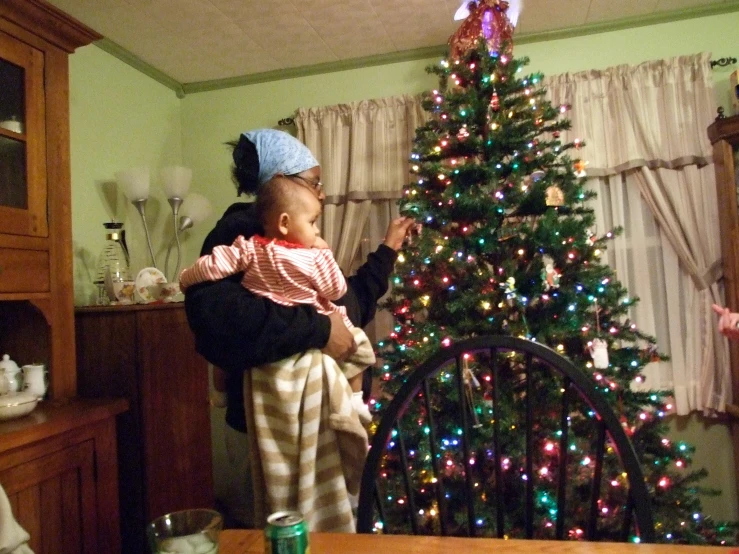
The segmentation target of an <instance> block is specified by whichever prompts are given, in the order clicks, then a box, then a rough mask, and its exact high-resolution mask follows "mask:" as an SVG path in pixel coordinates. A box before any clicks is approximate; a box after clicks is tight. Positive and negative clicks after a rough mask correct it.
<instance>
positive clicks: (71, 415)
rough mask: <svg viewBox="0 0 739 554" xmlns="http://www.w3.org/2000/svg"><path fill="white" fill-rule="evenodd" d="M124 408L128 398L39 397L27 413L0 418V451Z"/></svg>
mask: <svg viewBox="0 0 739 554" xmlns="http://www.w3.org/2000/svg"><path fill="white" fill-rule="evenodd" d="M127 409H128V400H125V399H123V398H115V399H80V398H74V399H68V400H42V401H41V402H39V404H38V406H36V408H35V409H34V410H33V411H32V412H31V413H30V414H28V415H26V416H23V417H19V418H18V419H11V420H8V421H0V453H3V452H7V451H9V450H12V449H14V448H18V447H22V446H25V445H27V444H31V443H34V442H37V441H42V440H44V439H47V438H49V437H53V436H57V435H59V434H60V433H64V432H66V431H70V430H72V429H77V428H79V427H82V426H85V425H89V424H93V423H96V422H98V421H101V420H103V419H108V418H110V417H114V416H116V415H118V414H120V413H122V412H125V411H126V410H127Z"/></svg>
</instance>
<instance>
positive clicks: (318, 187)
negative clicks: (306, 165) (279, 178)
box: [290, 175, 323, 192]
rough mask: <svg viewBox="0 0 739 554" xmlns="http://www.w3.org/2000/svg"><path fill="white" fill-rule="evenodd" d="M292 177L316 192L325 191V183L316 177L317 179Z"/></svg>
mask: <svg viewBox="0 0 739 554" xmlns="http://www.w3.org/2000/svg"><path fill="white" fill-rule="evenodd" d="M290 177H292V178H294V179H300V180H301V181H303V182H304V183H305V184H307V185H310V187H311V188H312V189H313V190H314V191H316V192H321V191H322V190H323V183H321V179H320V178H318V177H316V178H315V179H306V178H305V177H302V176H300V175H290Z"/></svg>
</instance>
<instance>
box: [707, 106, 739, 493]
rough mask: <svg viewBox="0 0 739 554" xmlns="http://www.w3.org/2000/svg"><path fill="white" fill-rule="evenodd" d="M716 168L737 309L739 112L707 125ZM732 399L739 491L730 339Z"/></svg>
mask: <svg viewBox="0 0 739 554" xmlns="http://www.w3.org/2000/svg"><path fill="white" fill-rule="evenodd" d="M708 138H709V140H710V141H711V144H712V145H713V164H714V167H715V170H716V190H717V193H718V194H717V196H718V215H719V229H720V232H721V255H722V258H723V273H724V293H725V296H726V306H727V307H728V308H729V309H731V311H733V312H739V115H736V116H734V117H727V118H720V119H716V121H714V122H713V124H711V126H710V127H708ZM728 344H729V357H730V363H731V388H732V396H733V403H732V404H727V406H726V411H727V412H729V414H730V415H731V416H732V418H731V435H732V438H733V441H732V442H733V443H734V474H735V475H736V486H737V491H739V341H735V340H730V341H729V343H728Z"/></svg>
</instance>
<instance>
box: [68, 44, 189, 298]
mask: <svg viewBox="0 0 739 554" xmlns="http://www.w3.org/2000/svg"><path fill="white" fill-rule="evenodd" d="M181 111H182V106H181V102H180V100H179V99H178V98H177V97H176V96H175V95H174V94H173V93H172V91H171V90H170V89H168V88H166V87H164V86H162V85H160V84H159V83H157V82H155V81H153V80H152V79H150V78H148V77H146V76H145V75H143V74H142V73H140V72H139V71H137V70H135V69H133V68H132V67H130V66H129V65H126V64H124V63H122V62H120V61H118V60H117V59H115V58H113V57H111V56H110V55H108V54H106V53H105V52H103V51H102V50H100V49H99V48H97V47H95V46H86V47H84V48H80V49H79V50H78V51H77V52H75V53H74V54H73V55H72V56H71V57H70V147H71V151H72V242H73V247H74V280H75V304H76V305H84V304H90V303H91V301H92V300H94V296H95V294H96V289H95V287H94V286H93V285H92V279H93V277H94V272H95V265H96V261H97V256H98V253H99V252H100V250H101V249H102V248H103V244H104V239H105V233H104V228H103V223H104V222H106V221H110V220H111V219H115V220H116V221H121V222H123V223H124V226H125V229H126V240H127V242H128V245H129V249H130V251H131V257H132V260H131V265H132V270H133V271H134V277H135V273H136V271H137V270H138V269H141V268H142V267H147V266H150V265H151V263H150V262H149V258H148V251H147V249H146V241H145V238H144V233H143V226H142V224H141V218H140V216H139V214H138V212H137V211H136V209H135V208H134V207H133V205H132V204H131V203H130V202H128V201H127V200H125V199H124V197H123V195H122V193H120V192H117V186H116V185H115V173H116V172H117V171H120V170H122V169H126V168H129V167H140V166H149V167H150V168H151V170H152V185H151V191H150V194H151V197H150V200H149V201H148V203H147V206H146V215H147V221H148V223H149V224H150V227H151V231H152V237H153V242H154V244H155V248H158V247H159V248H160V247H161V245H162V244H163V242H164V241H163V239H162V236H163V234H164V230H165V225H167V224H169V225H171V219H168V218H167V215H170V212H169V210H170V208H169V204H168V203H167V200H166V197H165V196H164V195H163V193H162V192H161V191H160V190H159V186H158V182H157V177H156V175H155V172H154V171H153V169H157V171H158V169H159V168H161V167H163V166H166V165H176V164H181V163H182V159H183V158H182V135H183V132H182V126H181V123H180V114H181ZM170 218H171V215H170ZM167 230H169V228H167ZM169 236H170V235H167V237H169ZM167 240H168V238H167ZM159 259H160V260H162V261H163V259H164V258H163V256H161V255H160V256H159Z"/></svg>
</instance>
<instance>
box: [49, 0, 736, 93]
mask: <svg viewBox="0 0 739 554" xmlns="http://www.w3.org/2000/svg"><path fill="white" fill-rule="evenodd" d="M48 1H49V2H50V3H51V4H53V5H54V6H56V7H58V8H60V9H61V10H62V11H64V12H66V13H67V14H69V15H71V16H73V17H74V18H76V19H78V20H79V21H81V22H82V23H84V24H86V25H87V26H88V27H91V28H92V29H94V30H95V31H97V32H98V33H100V34H101V35H103V36H104V37H105V40H104V41H102V42H101V43H100V45H101V47H103V48H106V46H107V49H109V51H110V50H115V51H116V52H117V53H118V55H119V57H121V56H124V57H127V58H128V61H131V60H133V61H134V62H135V64H139V65H140V66H143V67H145V68H147V69H149V70H150V73H152V72H153V73H155V74H157V75H158V76H159V77H161V78H163V79H165V80H167V79H169V80H170V81H172V82H174V83H176V84H178V85H186V84H188V83H190V84H192V83H204V82H216V81H222V80H228V79H236V78H242V79H246V80H245V82H249V78H250V77H251V78H252V79H255V78H261V80H267V78H272V79H275V78H280V77H285V76H291V72H292V74H294V73H295V72H296V71H313V72H318V71H326V70H331V69H332V68H334V69H336V68H341V67H351V66H352V65H351V64H354V66H359V65H367V64H371V63H381V62H382V61H383V60H384V63H387V62H388V61H393V59H394V58H393V56H394V57H396V58H397V60H398V61H399V60H401V59H411V58H412V57H413V56H414V55H415V57H422V55H423V54H424V53H426V56H424V57H429V56H431V55H436V53H435V52H434V53H432V52H431V51H430V49H432V48H435V49H437V50H439V51H441V47H443V45H444V44H445V43H446V42H447V40H448V38H449V36H450V35H451V34H452V33H453V32H454V30H455V29H456V28H457V26H458V25H459V22H456V21H454V20H453V16H454V13H455V11H456V10H457V8H458V7H459V6H460V4H461V0H48ZM735 10H739V0H524V8H523V12H522V13H521V16H520V19H519V22H518V27H517V29H516V39H517V41H518V42H519V43H521V42H522V40H526V41H529V42H530V41H533V40H546V39H547V38H559V37H564V36H572V35H573V34H585V33H592V32H600V31H604V30H609V29H617V28H623V27H628V26H637V25H643V24H650V23H656V22H661V21H669V20H672V19H678V18H684V17H693V16H699V15H709V14H714V13H722V12H728V11H735ZM403 56H405V58H403ZM140 62H143V63H140Z"/></svg>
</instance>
